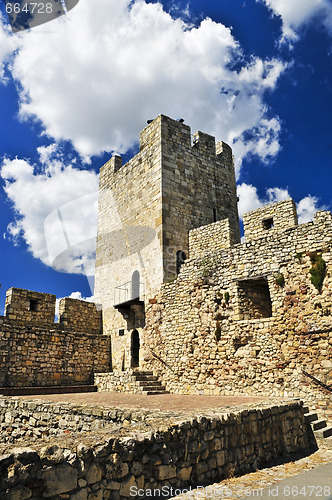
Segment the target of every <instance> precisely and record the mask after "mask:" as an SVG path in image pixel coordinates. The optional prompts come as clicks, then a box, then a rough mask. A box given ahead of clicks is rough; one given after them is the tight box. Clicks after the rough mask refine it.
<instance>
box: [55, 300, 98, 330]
mask: <svg viewBox="0 0 332 500" xmlns="http://www.w3.org/2000/svg"><path fill="white" fill-rule="evenodd" d="M59 323H61V324H62V325H63V326H64V327H65V328H69V329H70V330H74V331H75V332H84V333H96V334H98V333H102V312H101V310H98V308H97V306H96V304H94V303H92V302H85V301H84V300H77V299H72V298H68V297H66V298H63V299H61V300H60V304H59Z"/></svg>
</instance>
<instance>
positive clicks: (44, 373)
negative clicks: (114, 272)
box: [0, 317, 111, 387]
mask: <svg viewBox="0 0 332 500" xmlns="http://www.w3.org/2000/svg"><path fill="white" fill-rule="evenodd" d="M110 343H111V341H110V337H107V336H104V335H96V334H84V333H79V334H77V333H76V332H72V331H70V332H68V331H63V329H62V327H61V325H56V324H54V325H53V327H52V328H50V327H45V328H42V327H41V326H37V325H34V324H32V323H30V324H27V325H25V326H23V325H21V324H20V323H16V322H15V321H8V320H7V319H6V318H3V317H0V353H1V358H0V359H1V364H0V386H1V387H38V386H44V387H47V386H60V385H84V384H89V383H92V376H93V373H94V372H106V371H108V370H109V368H110V352H111V347H110Z"/></svg>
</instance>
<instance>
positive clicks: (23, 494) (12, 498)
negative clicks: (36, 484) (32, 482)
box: [8, 485, 32, 500]
mask: <svg viewBox="0 0 332 500" xmlns="http://www.w3.org/2000/svg"><path fill="white" fill-rule="evenodd" d="M31 497H32V491H31V490H30V488H27V487H26V486H19V485H18V486H14V488H11V489H10V491H9V495H8V498H9V500H27V499H28V498H31Z"/></svg>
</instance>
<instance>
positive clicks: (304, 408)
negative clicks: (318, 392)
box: [303, 405, 310, 413]
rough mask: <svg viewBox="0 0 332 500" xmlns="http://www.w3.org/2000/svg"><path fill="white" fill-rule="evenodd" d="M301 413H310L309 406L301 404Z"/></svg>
mask: <svg viewBox="0 0 332 500" xmlns="http://www.w3.org/2000/svg"><path fill="white" fill-rule="evenodd" d="M303 413H310V409H309V406H306V405H305V406H303Z"/></svg>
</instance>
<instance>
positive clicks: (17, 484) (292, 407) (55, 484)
mask: <svg viewBox="0 0 332 500" xmlns="http://www.w3.org/2000/svg"><path fill="white" fill-rule="evenodd" d="M25 404H31V403H25ZM9 406H10V405H9ZM35 410H36V408H31V410H30V411H31V412H32V413H33V412H34V411H35ZM26 411H27V410H26ZM49 411H50V408H49V407H48V412H49ZM117 411H120V412H121V410H117ZM122 412H126V410H122ZM7 413H8V408H7ZM12 416H13V415H12ZM26 416H29V418H33V417H32V415H30V413H29V412H28V411H27V415H26ZM167 417H168V418H167ZM83 438H84V436H83ZM98 438H99V436H98ZM308 448H309V436H308V430H307V426H306V424H305V420H304V416H303V410H302V405H301V403H300V402H288V403H284V404H280V405H279V406H277V405H276V406H272V407H267V406H265V407H264V406H263V407H259V408H251V409H245V410H243V409H242V410H239V411H234V412H228V413H218V412H216V411H215V412H210V413H207V412H204V414H203V415H202V414H201V415H200V416H199V417H192V418H190V419H186V418H184V417H183V415H182V417H181V418H178V419H177V420H176V419H173V420H170V419H169V415H168V414H166V415H165V418H164V423H163V426H162V427H160V426H159V428H158V429H157V430H154V431H152V432H148V433H140V432H138V430H137V428H135V425H133V428H132V429H131V432H128V435H127V437H124V438H117V436H112V437H110V436H109V435H108V436H104V440H103V441H102V442H101V441H99V442H98V443H96V444H94V445H86V444H85V443H83V442H81V443H80V444H77V445H75V446H74V447H73V448H71V449H62V448H60V447H58V446H56V445H53V446H46V447H44V448H41V449H39V450H38V451H35V450H34V449H31V448H19V449H14V450H12V452H10V453H7V454H6V455H3V456H1V457H0V477H1V482H0V496H1V498H2V499H4V500H6V499H18V498H19V499H21V500H25V499H28V498H49V499H52V500H56V499H60V498H68V499H70V500H92V499H94V500H98V499H100V500H102V499H112V500H125V499H126V498H128V497H131V498H142V497H143V496H144V495H146V496H147V497H149V496H150V497H151V496H152V497H154V498H157V497H158V495H157V492H156V491H154V490H160V489H161V488H164V490H163V493H164V494H165V493H167V492H168V493H169V496H174V495H175V494H179V490H181V489H184V488H188V487H190V486H191V487H195V486H198V485H205V484H209V483H212V482H215V481H218V480H221V479H223V478H224V477H225V476H227V475H230V474H233V473H234V474H241V473H245V472H248V471H250V470H255V469H256V468H257V467H260V466H265V465H267V464H269V463H271V462H273V460H275V459H277V458H279V459H280V457H281V456H283V457H286V456H289V455H290V454H292V453H294V452H305V450H307V449H308ZM175 490H177V491H175ZM166 497H167V494H166V495H164V498H166Z"/></svg>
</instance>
